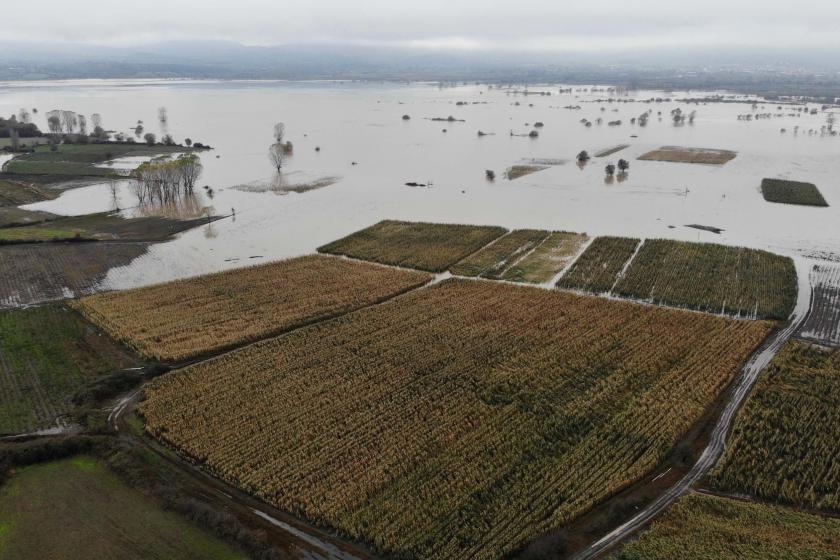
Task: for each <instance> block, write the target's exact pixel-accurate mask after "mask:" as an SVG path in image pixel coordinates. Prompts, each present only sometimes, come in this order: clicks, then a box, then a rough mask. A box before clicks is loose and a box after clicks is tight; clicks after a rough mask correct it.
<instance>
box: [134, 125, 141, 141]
mask: <svg viewBox="0 0 840 560" xmlns="http://www.w3.org/2000/svg"><path fill="white" fill-rule="evenodd" d="M142 134H143V123H139V122H138V123H137V126H136V127H134V135H135V136H136V137H137V138H140V136H141V135H142Z"/></svg>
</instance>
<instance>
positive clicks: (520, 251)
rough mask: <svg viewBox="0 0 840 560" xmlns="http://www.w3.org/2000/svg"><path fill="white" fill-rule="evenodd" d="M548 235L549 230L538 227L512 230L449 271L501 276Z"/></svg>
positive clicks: (468, 274)
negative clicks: (538, 228)
mask: <svg viewBox="0 0 840 560" xmlns="http://www.w3.org/2000/svg"><path fill="white" fill-rule="evenodd" d="M548 236H549V232H547V231H543V230H537V229H518V230H516V231H512V232H511V233H509V234H507V235H505V236H504V237H500V238H499V239H497V240H496V241H494V242H493V243H491V244H490V245H488V246H487V247H484V248H483V249H481V250H480V251H478V252H476V253H473V254H472V255H470V256H469V257H467V258H466V259H464V260H463V261H461V262H459V263H458V264H456V265H455V266H453V267H452V268H450V269H449V271H450V272H451V273H452V274H457V275H460V276H481V277H483V278H500V277H501V276H502V275H503V274H504V272H505V271H506V270H507V269H508V268H509V267H510V266H511V265H512V264H513V263H515V262H516V260H517V259H519V258H521V257H523V256H525V255H526V254H527V253H528V251H530V250H532V249H533V248H534V247H536V246H537V245H539V244H540V243H542V242H543V241H545V239H546V238H547V237H548Z"/></svg>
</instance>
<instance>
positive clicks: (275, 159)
mask: <svg viewBox="0 0 840 560" xmlns="http://www.w3.org/2000/svg"><path fill="white" fill-rule="evenodd" d="M284 151H285V150H284V148H283V144H281V143H280V142H277V143H275V144H272V145H271V146H270V147H269V148H268V160H269V161H270V162H271V164H272V165H273V166H274V168H275V169H277V171H278V172H279V171H280V169H281V168H282V167H283V155H284Z"/></svg>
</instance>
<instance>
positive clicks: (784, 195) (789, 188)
mask: <svg viewBox="0 0 840 560" xmlns="http://www.w3.org/2000/svg"><path fill="white" fill-rule="evenodd" d="M761 194H762V195H763V196H764V200H766V201H767V202H778V203H781V204H798V205H801V206H828V203H827V202H826V201H825V198H823V195H822V193H821V192H820V190H819V189H818V188H817V186H816V185H815V184H813V183H800V182H798V181H788V180H785V179H763V180H762V181H761Z"/></svg>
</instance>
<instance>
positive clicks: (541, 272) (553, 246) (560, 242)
mask: <svg viewBox="0 0 840 560" xmlns="http://www.w3.org/2000/svg"><path fill="white" fill-rule="evenodd" d="M587 241H589V237H587V236H586V235H585V234H581V233H567V232H563V231H557V232H554V233H552V234H551V235H549V236H548V238H547V239H546V240H545V241H543V242H542V243H540V245H539V246H537V248H536V249H534V250H533V251H532V252H531V253H529V254H527V255H525V256H524V257H523V258H522V259H521V260H519V261H516V262H515V263H514V264H513V265H511V266H510V267H509V268H508V269H507V270H506V271H505V273H504V274H503V275H502V279H503V280H508V281H511V282H527V283H531V284H543V283H545V282H549V281H551V279H553V278H554V277H555V276H557V274H559V273H560V271H561V270H563V269H564V268H566V266H568V265H569V263H570V262H572V260H573V259H574V258H575V257H576V256H577V255H578V254H579V253H580V251H581V249H583V246H584V244H585V243H586V242H587Z"/></svg>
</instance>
